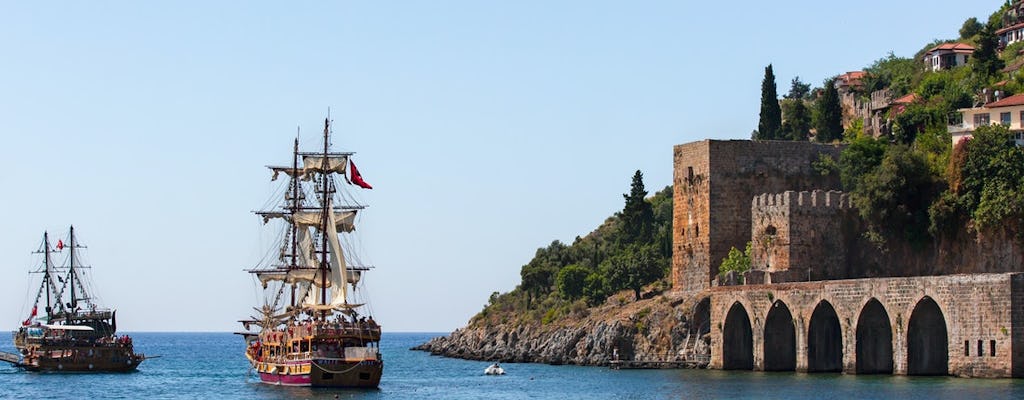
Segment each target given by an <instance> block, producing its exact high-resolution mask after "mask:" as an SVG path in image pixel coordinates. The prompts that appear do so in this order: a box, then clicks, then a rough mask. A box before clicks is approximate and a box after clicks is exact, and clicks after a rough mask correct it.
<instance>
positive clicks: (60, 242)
mask: <svg viewBox="0 0 1024 400" xmlns="http://www.w3.org/2000/svg"><path fill="white" fill-rule="evenodd" d="M57 250H64V241H63V240H57Z"/></svg>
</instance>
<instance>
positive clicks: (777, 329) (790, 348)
mask: <svg viewBox="0 0 1024 400" xmlns="http://www.w3.org/2000/svg"><path fill="white" fill-rule="evenodd" d="M764 370H765V371H796V328H795V327H794V326H793V314H792V313H790V312H789V307H787V306H786V303H783V302H782V300H776V301H775V303H772V307H771V309H770V310H769V311H768V316H767V317H765V319H764Z"/></svg>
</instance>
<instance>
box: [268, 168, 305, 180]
mask: <svg viewBox="0 0 1024 400" xmlns="http://www.w3.org/2000/svg"><path fill="white" fill-rule="evenodd" d="M267 168H270V170H271V171H273V172H274V175H272V176H271V177H270V180H272V181H276V180H277V176H278V175H280V174H282V173H283V174H285V175H288V176H290V177H292V178H302V179H304V180H309V178H308V177H307V176H306V171H305V170H304V169H301V168H300V169H295V168H292V167H281V166H277V165H268V166H267Z"/></svg>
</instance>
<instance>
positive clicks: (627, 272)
mask: <svg viewBox="0 0 1024 400" xmlns="http://www.w3.org/2000/svg"><path fill="white" fill-rule="evenodd" d="M665 261H666V260H665V259H663V258H660V257H658V255H657V250H656V249H655V248H654V246H651V245H641V244H633V245H630V246H628V247H627V248H625V249H623V251H621V252H619V253H618V254H616V255H614V256H612V257H611V258H609V259H608V260H607V261H605V264H604V265H602V270H604V271H605V276H607V277H608V285H609V286H610V287H611V289H612V290H613V291H617V290H622V289H631V290H632V291H633V294H634V295H635V298H636V299H637V300H640V289H643V287H644V285H647V284H650V283H652V282H654V281H656V280H658V279H660V278H661V277H662V274H663V270H664V269H663V267H662V263H664V262H665Z"/></svg>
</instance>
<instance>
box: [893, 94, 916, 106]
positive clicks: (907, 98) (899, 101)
mask: <svg viewBox="0 0 1024 400" xmlns="http://www.w3.org/2000/svg"><path fill="white" fill-rule="evenodd" d="M920 98H921V97H920V96H918V95H917V93H911V94H908V95H906V96H903V97H900V98H898V99H896V100H893V101H892V104H910V103H913V102H915V101H917V100H919V99H920Z"/></svg>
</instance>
